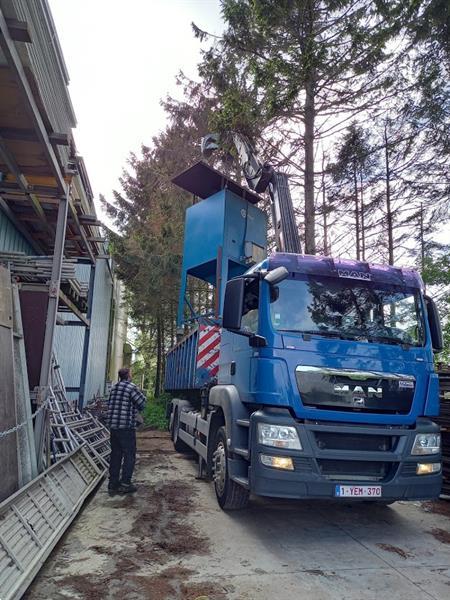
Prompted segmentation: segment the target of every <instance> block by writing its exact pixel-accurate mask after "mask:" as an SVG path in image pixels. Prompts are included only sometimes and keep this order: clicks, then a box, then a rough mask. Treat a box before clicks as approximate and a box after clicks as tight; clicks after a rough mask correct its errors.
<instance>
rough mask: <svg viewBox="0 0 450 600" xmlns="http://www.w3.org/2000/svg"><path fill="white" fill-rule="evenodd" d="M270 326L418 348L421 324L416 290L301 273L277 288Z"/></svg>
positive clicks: (421, 334) (292, 330) (421, 319)
mask: <svg viewBox="0 0 450 600" xmlns="http://www.w3.org/2000/svg"><path fill="white" fill-rule="evenodd" d="M278 288H279V293H278V294H275V295H274V298H276V299H275V300H274V302H272V303H271V305H270V314H271V319H272V324H273V327H274V329H276V330H277V331H285V332H300V333H305V334H318V335H323V336H325V337H338V338H342V339H358V340H361V339H363V340H367V341H369V342H379V343H388V344H408V345H414V346H419V345H423V343H424V325H423V318H422V311H421V308H420V302H419V293H418V290H415V289H414V288H403V287H399V286H393V285H387V284H386V285H384V284H375V283H372V282H361V281H358V280H352V279H338V278H334V277H320V276H308V275H305V276H304V278H303V277H302V279H286V280H285V281H283V282H282V283H280V285H279V286H278Z"/></svg>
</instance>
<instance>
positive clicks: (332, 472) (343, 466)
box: [317, 459, 398, 481]
mask: <svg viewBox="0 0 450 600" xmlns="http://www.w3.org/2000/svg"><path fill="white" fill-rule="evenodd" d="M317 463H318V465H319V469H320V472H321V473H322V475H323V476H324V477H326V478H327V479H336V480H346V481H383V480H385V479H387V478H388V477H389V476H390V475H391V474H392V472H393V469H396V468H397V466H398V465H397V463H395V464H393V463H390V462H381V461H359V460H329V459H319V460H318V461H317Z"/></svg>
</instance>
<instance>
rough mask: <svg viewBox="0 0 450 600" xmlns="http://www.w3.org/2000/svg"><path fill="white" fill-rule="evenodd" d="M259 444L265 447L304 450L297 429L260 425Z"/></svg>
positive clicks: (284, 426)
mask: <svg viewBox="0 0 450 600" xmlns="http://www.w3.org/2000/svg"><path fill="white" fill-rule="evenodd" d="M258 442H259V443H260V444H263V445H264V446H274V447H275V448H287V449H289V450H303V448H302V445H301V443H300V439H299V437H298V433H297V430H296V429H295V427H289V426H287V425H269V424H267V423H258Z"/></svg>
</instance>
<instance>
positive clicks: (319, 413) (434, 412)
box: [165, 135, 442, 510]
mask: <svg viewBox="0 0 450 600" xmlns="http://www.w3.org/2000/svg"><path fill="white" fill-rule="evenodd" d="M234 142H235V144H236V148H237V150H238V155H239V158H240V162H241V165H242V167H243V171H244V175H245V178H246V180H247V182H248V184H249V188H250V189H247V188H244V187H242V186H240V185H238V184H236V183H235V182H234V181H232V180H230V179H229V178H227V177H225V176H224V175H223V174H222V173H220V172H218V171H216V170H214V169H212V168H211V167H210V166H209V165H207V164H206V163H204V162H200V163H197V164H196V165H194V166H193V167H191V168H190V169H188V170H187V171H185V172H184V173H182V174H181V175H179V176H177V177H176V178H175V179H174V182H175V183H177V184H178V185H179V186H180V187H182V188H184V189H185V190H189V191H190V192H192V193H193V194H194V195H195V196H196V197H197V198H198V199H200V201H198V202H196V203H195V204H193V205H192V206H191V207H190V208H189V209H188V210H187V214H186V227H185V241H184V255H183V267H182V284H181V290H180V301H179V312H178V322H179V325H180V326H182V325H184V332H185V335H184V337H182V338H181V339H180V340H179V341H178V343H177V344H176V345H175V347H174V348H172V349H171V350H170V351H169V353H168V356H167V361H166V379H165V387H166V390H167V391H169V392H171V394H172V395H173V396H174V399H173V400H172V401H171V403H170V407H169V413H168V414H169V416H170V431H171V435H172V440H173V443H174V446H175V449H176V450H177V451H180V452H183V451H190V452H192V451H194V452H195V453H196V454H197V456H198V461H199V473H200V474H201V475H203V476H205V477H208V478H211V479H212V480H213V482H214V487H215V492H216V496H217V500H218V502H219V505H220V506H221V507H222V508H223V509H225V510H230V509H239V508H243V507H245V506H246V504H247V502H248V498H249V495H250V494H255V495H261V496H272V497H281V498H311V499H312V498H315V499H336V500H337V501H342V499H345V500H351V501H357V500H359V501H361V500H364V501H372V502H379V503H384V504H390V503H392V502H395V501H396V500H417V499H430V498H434V497H437V496H438V495H439V493H440V489H441V480H442V474H441V473H442V469H441V440H440V433H439V427H438V426H437V425H436V424H435V423H434V422H433V417H436V416H438V414H439V397H438V378H437V375H436V374H435V372H434V368H433V352H436V351H439V350H440V349H442V334H441V329H440V324H439V317H438V313H437V310H436V306H435V304H434V302H433V300H432V299H431V298H429V297H428V296H427V295H426V294H425V293H424V286H423V283H422V280H421V278H420V275H419V274H418V273H416V272H415V271H413V270H410V269H402V268H397V267H394V266H390V265H377V264H369V263H367V262H359V261H353V260H337V259H333V258H330V257H319V256H308V255H303V254H302V253H301V248H300V242H299V238H298V234H297V230H296V227H295V218H294V211H293V207H292V200H291V198H290V193H289V187H288V185H287V178H286V176H285V175H284V174H282V173H279V172H277V171H275V170H273V169H272V168H271V167H270V166H269V165H266V164H260V163H259V161H258V160H257V158H256V157H255V155H254V153H253V151H252V149H251V146H250V145H249V144H248V142H247V141H246V140H245V139H243V138H241V137H239V136H237V135H236V136H235V137H234ZM216 146H217V140H216V139H215V138H214V137H210V138H208V139H207V140H206V141H205V142H204V144H203V147H204V148H205V149H206V151H207V152H208V151H211V150H214V148H215V147H216ZM266 189H268V191H269V196H270V200H271V207H272V219H273V226H274V228H275V233H276V242H277V248H278V249H279V250H280V251H277V252H276V253H275V254H273V255H272V256H270V257H269V258H267V257H266V251H267V240H266V232H267V218H266V215H265V213H264V212H263V211H262V210H261V209H260V208H259V207H258V206H257V204H258V202H260V200H261V197H260V196H259V193H260V192H262V191H264V190H266ZM189 277H194V278H197V279H200V280H201V281H203V282H207V283H208V284H210V286H211V288H213V289H214V294H215V306H214V310H213V311H211V312H210V313H207V314H203V315H196V314H195V313H194V309H193V307H192V303H190V302H189V298H188V296H187V292H186V290H187V289H188V286H187V282H188V279H189ZM186 305H187V307H188V309H189V314H186Z"/></svg>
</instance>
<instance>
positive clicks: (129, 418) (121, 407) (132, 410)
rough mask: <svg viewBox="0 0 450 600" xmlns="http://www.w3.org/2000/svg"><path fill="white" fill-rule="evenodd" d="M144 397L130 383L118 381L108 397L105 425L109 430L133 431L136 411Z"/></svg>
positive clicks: (140, 406)
mask: <svg viewBox="0 0 450 600" xmlns="http://www.w3.org/2000/svg"><path fill="white" fill-rule="evenodd" d="M145 402H146V397H145V396H144V394H143V393H142V392H141V391H140V390H139V389H138V388H137V387H136V386H135V385H134V383H131V381H119V382H118V383H116V384H115V385H114V386H113V388H112V390H111V393H110V395H109V400H108V414H107V417H106V424H107V425H108V427H109V428H110V429H135V428H136V416H137V413H138V411H139V412H140V411H142V410H143V409H144V406H145Z"/></svg>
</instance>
